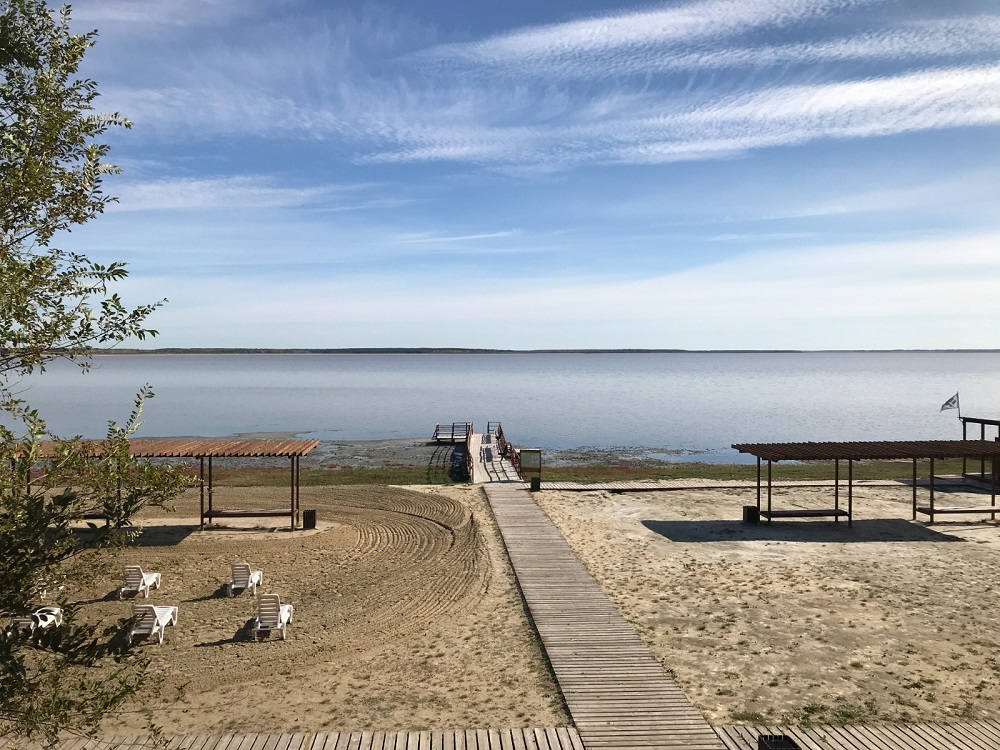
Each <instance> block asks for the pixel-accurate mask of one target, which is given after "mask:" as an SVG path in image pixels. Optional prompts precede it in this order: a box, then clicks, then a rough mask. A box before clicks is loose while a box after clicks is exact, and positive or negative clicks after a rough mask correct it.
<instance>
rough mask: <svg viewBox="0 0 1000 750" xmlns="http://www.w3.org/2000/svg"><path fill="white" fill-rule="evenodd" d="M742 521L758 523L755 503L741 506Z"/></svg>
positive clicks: (757, 511)
mask: <svg viewBox="0 0 1000 750" xmlns="http://www.w3.org/2000/svg"><path fill="white" fill-rule="evenodd" d="M743 523H760V511H759V510H757V506H756V505H744V506H743Z"/></svg>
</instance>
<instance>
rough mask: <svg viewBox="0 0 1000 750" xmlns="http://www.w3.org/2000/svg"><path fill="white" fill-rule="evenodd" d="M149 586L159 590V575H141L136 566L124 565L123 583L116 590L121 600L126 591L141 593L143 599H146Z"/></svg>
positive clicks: (140, 570) (139, 569)
mask: <svg viewBox="0 0 1000 750" xmlns="http://www.w3.org/2000/svg"><path fill="white" fill-rule="evenodd" d="M150 586H152V587H153V588H154V589H158V588H160V574H159V573H143V572H142V568H140V567H139V566H138V565H126V566H125V582H124V583H123V584H122V587H121V588H120V589H118V598H119V599H121V598H122V596H124V595H125V592H126V591H134V592H135V593H136V594H138V593H140V592H141V593H142V595H143V597H144V598H148V597H149V587H150Z"/></svg>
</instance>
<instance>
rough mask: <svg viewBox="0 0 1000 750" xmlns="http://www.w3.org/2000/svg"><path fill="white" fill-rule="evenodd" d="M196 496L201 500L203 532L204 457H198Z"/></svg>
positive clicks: (203, 525)
mask: <svg viewBox="0 0 1000 750" xmlns="http://www.w3.org/2000/svg"><path fill="white" fill-rule="evenodd" d="M198 496H199V499H200V500H201V530H202V531H204V530H205V457H204V456H198Z"/></svg>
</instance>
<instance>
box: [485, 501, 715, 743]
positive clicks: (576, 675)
mask: <svg viewBox="0 0 1000 750" xmlns="http://www.w3.org/2000/svg"><path fill="white" fill-rule="evenodd" d="M485 490H486V496H487V498H488V499H489V502H490V506H491V507H492V509H493V513H494V516H495V517H496V520H497V525H498V526H499V527H500V533H501V535H502V536H503V539H504V544H505V545H506V547H507V553H508V557H509V558H510V561H511V564H512V566H513V568H514V572H515V575H516V577H517V581H518V584H519V585H520V587H521V591H522V593H523V595H524V600H525V602H526V604H527V606H528V611H529V612H530V614H531V617H532V620H533V622H534V624H535V628H536V630H537V632H538V634H539V637H540V639H541V641H542V646H543V647H544V648H545V652H546V655H547V656H548V659H549V663H550V664H551V665H552V671H553V672H554V673H555V677H556V680H557V682H558V683H559V686H560V689H561V690H562V693H563V697H564V698H565V700H566V705H567V708H568V709H569V712H570V715H571V716H572V717H573V722H574V724H575V725H576V729H577V732H578V735H577V741H578V743H579V744H581V745H583V746H584V747H586V748H587V750H597V748H608V750H613V749H618V750H631V749H632V748H646V747H649V748H670V747H681V746H684V747H688V748H692V749H694V748H702V747H703V748H706V750H723V748H724V745H723V744H722V741H721V740H720V739H719V738H718V736H717V735H716V734H715V732H714V731H712V729H711V727H709V725H708V723H707V722H706V721H705V719H704V717H702V715H701V714H700V713H699V712H698V711H697V709H695V708H694V706H693V705H692V704H691V703H690V702H689V701H688V700H687V698H686V697H685V696H684V694H683V692H682V691H681V689H680V687H679V686H678V685H677V683H676V682H675V681H674V680H673V679H672V678H671V677H670V676H669V675H668V674H667V673H666V672H665V671H664V670H663V667H662V666H661V665H660V664H659V662H657V661H656V659H655V658H654V657H653V655H652V653H651V652H650V651H649V648H648V647H647V646H646V644H645V643H644V642H643V641H642V639H641V638H640V637H639V636H638V634H637V633H636V632H635V629H634V628H633V627H632V626H631V625H630V624H629V623H628V622H627V621H626V620H625V618H624V617H622V616H621V613H619V612H618V610H617V608H616V607H615V606H614V604H612V602H611V601H610V600H609V599H608V597H607V596H605V594H604V592H603V591H602V590H601V588H600V586H598V585H597V582H596V581H594V579H593V578H592V577H591V576H590V574H589V573H587V570H586V568H585V567H584V566H583V563H581V562H580V560H579V559H578V558H577V557H576V555H575V554H574V553H573V550H572V549H571V548H570V546H569V545H568V544H567V543H566V540H565V539H564V538H563V537H562V535H561V534H560V533H559V531H558V529H556V527H555V526H554V525H553V524H552V522H551V521H550V520H549V519H548V517H547V516H545V514H544V513H542V511H541V510H540V509H539V508H538V506H537V505H536V504H535V502H534V500H533V499H532V497H531V495H530V494H529V493H528V492H527V491H526V489H525V486H524V485H523V484H522V485H520V486H517V485H511V484H505V485H495V484H488V485H486V486H485ZM535 740H536V742H537V743H538V746H539V750H563V748H562V747H561V745H562V744H563V743H562V740H561V738H560V736H559V734H558V732H556V731H555V730H554V729H553V730H551V731H550V732H541V733H539V732H538V731H536V732H535Z"/></svg>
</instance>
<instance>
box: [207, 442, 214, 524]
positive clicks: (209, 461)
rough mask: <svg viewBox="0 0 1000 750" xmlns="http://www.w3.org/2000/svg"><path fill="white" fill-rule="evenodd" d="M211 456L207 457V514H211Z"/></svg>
mask: <svg viewBox="0 0 1000 750" xmlns="http://www.w3.org/2000/svg"><path fill="white" fill-rule="evenodd" d="M213 492H214V490H213V489H212V457H211V456H209V457H208V514H209V515H210V516H211V515H212V493H213Z"/></svg>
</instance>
